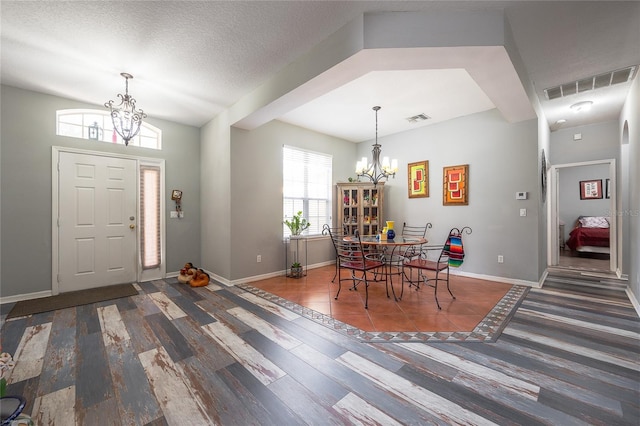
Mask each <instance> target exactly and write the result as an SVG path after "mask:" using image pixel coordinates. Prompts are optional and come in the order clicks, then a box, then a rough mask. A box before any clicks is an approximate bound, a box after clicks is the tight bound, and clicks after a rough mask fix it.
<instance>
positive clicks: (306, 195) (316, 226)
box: [282, 145, 333, 237]
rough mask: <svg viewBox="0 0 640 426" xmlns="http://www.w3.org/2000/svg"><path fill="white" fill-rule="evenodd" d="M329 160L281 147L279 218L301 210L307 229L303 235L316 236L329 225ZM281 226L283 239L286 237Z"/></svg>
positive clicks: (330, 180) (330, 161)
mask: <svg viewBox="0 0 640 426" xmlns="http://www.w3.org/2000/svg"><path fill="white" fill-rule="evenodd" d="M332 163H333V157H332V156H331V155H329V154H323V153H319V152H313V151H308V150H304V149H300V148H295V147H292V146H287V145H285V146H283V150H282V165H283V170H282V177H283V185H282V191H283V206H282V207H283V217H285V218H291V217H292V216H293V215H295V214H296V213H297V212H299V211H301V212H302V215H303V217H305V218H306V219H307V220H308V221H309V222H310V223H311V226H310V227H309V229H307V230H306V231H305V232H304V234H305V235H319V234H321V233H322V226H323V225H324V224H325V223H331V198H332V197H331V194H332V190H331V188H332V187H331V184H332ZM290 234H291V233H290V231H289V228H288V227H287V226H286V225H283V236H284V237H288V236H290Z"/></svg>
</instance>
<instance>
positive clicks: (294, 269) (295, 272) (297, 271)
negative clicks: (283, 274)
mask: <svg viewBox="0 0 640 426" xmlns="http://www.w3.org/2000/svg"><path fill="white" fill-rule="evenodd" d="M291 276H292V277H294V278H300V277H301V276H302V265H300V262H293V263H292V264H291Z"/></svg>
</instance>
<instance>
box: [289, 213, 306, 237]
mask: <svg viewBox="0 0 640 426" xmlns="http://www.w3.org/2000/svg"><path fill="white" fill-rule="evenodd" d="M282 223H284V224H285V225H287V227H289V230H290V231H291V235H300V234H302V231H304V230H305V229H307V228H308V227H309V226H311V224H310V223H309V222H308V221H307V219H305V218H304V217H302V212H301V211H299V212H298V213H296V214H295V215H293V217H292V218H291V220H289V219H285V220H284V222H282Z"/></svg>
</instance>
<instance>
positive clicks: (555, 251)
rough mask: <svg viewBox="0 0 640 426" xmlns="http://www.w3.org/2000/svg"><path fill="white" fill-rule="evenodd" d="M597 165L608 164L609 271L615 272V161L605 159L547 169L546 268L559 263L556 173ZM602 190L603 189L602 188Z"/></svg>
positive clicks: (616, 245) (616, 235)
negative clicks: (560, 170)
mask: <svg viewBox="0 0 640 426" xmlns="http://www.w3.org/2000/svg"><path fill="white" fill-rule="evenodd" d="M597 164H608V165H609V179H610V180H611V181H610V182H611V197H610V198H609V211H610V212H611V215H610V216H612V219H614V220H611V221H610V224H609V251H610V256H609V270H610V271H616V272H618V273H619V270H617V266H618V255H619V253H618V243H617V238H618V232H617V227H618V221H617V220H616V218H615V217H613V216H614V212H615V211H616V205H617V204H616V160H615V159H613V158H611V159H605V160H594V161H584V162H580V163H568V164H556V165H553V166H551V167H550V168H549V176H548V178H549V179H548V181H549V189H550V191H549V203H548V207H547V217H548V218H549V220H548V221H547V266H557V265H558V264H559V263H560V252H559V248H558V223H559V222H558V221H559V219H558V217H559V215H560V212H559V211H558V209H559V205H560V203H559V202H558V196H559V191H558V185H559V179H558V171H559V169H563V168H569V167H579V166H591V165H597ZM603 190H604V188H603Z"/></svg>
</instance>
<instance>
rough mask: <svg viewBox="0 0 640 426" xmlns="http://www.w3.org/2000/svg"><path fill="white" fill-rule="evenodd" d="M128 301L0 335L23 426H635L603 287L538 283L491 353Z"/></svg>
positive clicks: (155, 297) (221, 303)
mask: <svg viewBox="0 0 640 426" xmlns="http://www.w3.org/2000/svg"><path fill="white" fill-rule="evenodd" d="M138 286H139V289H140V294H139V295H137V296H132V297H128V298H123V299H118V300H115V301H108V302H101V303H96V304H92V305H85V306H79V307H76V308H69V309H64V310H58V311H55V312H49V313H43V314H37V315H33V316H29V317H22V318H14V319H11V320H7V321H4V324H3V326H2V337H1V338H2V347H3V350H4V351H6V352H9V353H12V354H14V355H15V358H16V361H17V363H16V366H15V368H14V370H13V372H12V376H11V378H10V384H9V387H8V390H9V392H10V393H12V394H21V395H24V396H25V397H26V398H27V401H28V403H27V407H26V409H25V412H26V413H30V414H31V415H32V416H33V418H34V419H35V420H36V422H37V424H39V425H74V424H82V425H190V424H193V425H208V424H221V425H298V424H301V425H302V424H311V425H327V424H366V425H372V424H380V425H395V424H410V425H419V424H420V425H422V424H464V425H468V424H505V425H515V424H521V425H536V424H547V425H573V424H595V425H624V424H628V425H637V424H638V422H639V420H640V407H639V401H640V365H639V356H640V347H639V346H640V340H639V327H640V320H639V318H638V315H637V313H636V312H635V310H634V309H633V306H632V305H631V303H630V302H629V300H628V298H627V296H626V294H625V293H624V291H623V289H624V285H621V283H620V282H618V281H616V280H613V279H601V278H595V277H589V276H580V275H579V274H571V273H570V272H563V273H558V274H557V275H551V276H549V277H548V279H547V280H546V282H545V285H544V287H543V288H542V289H531V290H530V291H529V292H528V294H526V297H525V298H524V301H523V302H522V303H521V305H520V306H519V307H518V309H517V311H516V312H515V315H513V317H512V318H510V321H509V322H508V324H507V325H506V327H505V328H504V329H503V330H502V333H501V334H500V335H499V337H498V338H497V340H496V341H495V342H492V343H487V342H484V343H482V342H471V341H466V342H464V343H449V342H438V343H416V342H411V343H407V342H397V341H394V342H390V343H365V342H363V341H362V340H358V339H355V338H353V337H350V336H348V335H345V334H344V333H340V332H337V331H336V330H334V329H332V328H330V327H327V326H325V325H322V324H320V323H318V322H317V321H313V320H312V319H310V318H307V317H305V316H302V315H299V314H297V313H296V312H295V311H294V310H291V309H286V308H283V307H282V306H281V305H278V304H275V303H272V302H270V301H269V300H267V299H265V298H261V297H258V296H256V294H254V293H252V292H248V291H246V290H244V289H243V288H241V287H239V286H236V287H226V286H218V285H214V284H212V285H209V286H208V287H206V288H190V287H188V286H185V285H181V284H178V283H177V280H175V279H168V280H162V281H154V282H149V283H142V284H139V285H138ZM372 307H373V306H371V305H370V309H371V308H372ZM3 308H5V309H6V307H3ZM5 313H6V312H5Z"/></svg>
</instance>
